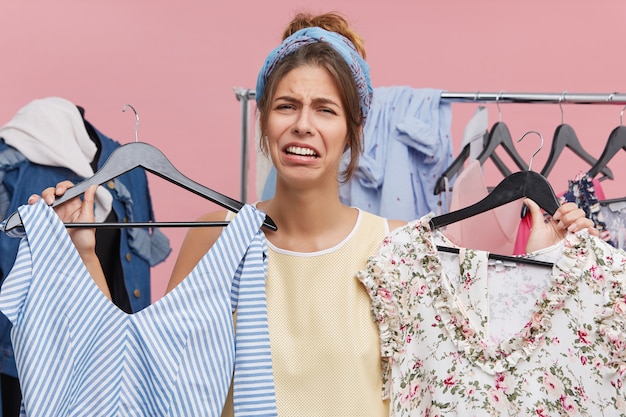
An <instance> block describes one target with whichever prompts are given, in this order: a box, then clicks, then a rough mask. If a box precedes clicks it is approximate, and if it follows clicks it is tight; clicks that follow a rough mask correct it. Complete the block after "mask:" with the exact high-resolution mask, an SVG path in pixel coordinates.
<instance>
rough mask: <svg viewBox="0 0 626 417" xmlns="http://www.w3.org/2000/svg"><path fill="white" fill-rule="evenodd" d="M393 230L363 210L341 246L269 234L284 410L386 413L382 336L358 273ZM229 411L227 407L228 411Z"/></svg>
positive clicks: (273, 338)
mask: <svg viewBox="0 0 626 417" xmlns="http://www.w3.org/2000/svg"><path fill="white" fill-rule="evenodd" d="M388 232H389V226H388V223H387V220H386V219H384V218H382V217H379V216H376V215H373V214H370V213H367V212H364V211H361V210H359V215H358V219H357V222H356V224H355V226H354V229H353V230H352V232H351V233H350V234H349V235H348V236H347V237H346V238H345V239H344V240H343V241H342V242H340V243H339V244H338V245H336V246H335V247H332V248H329V249H326V250H323V251H318V252H310V253H301V252H292V251H287V250H283V249H280V248H277V247H275V246H274V245H272V244H271V242H269V241H268V276H267V280H266V292H267V306H268V307H267V308H268V323H269V331H270V345H271V352H272V365H273V368H274V381H275V386H276V405H277V408H278V415H279V416H289V417H298V416H311V417H324V416H328V417H348V416H355V417H367V416H376V417H382V416H387V415H388V414H389V412H388V402H387V401H386V400H383V398H382V368H381V366H382V364H381V356H380V343H379V340H380V336H379V333H378V328H377V326H376V324H375V322H374V320H373V316H372V312H371V308H370V297H369V295H368V293H367V291H366V289H365V287H364V286H363V285H362V284H361V283H360V282H359V281H358V280H357V278H356V273H357V272H358V271H359V270H361V269H363V268H364V267H365V265H366V262H367V260H368V258H369V257H370V256H371V255H373V254H374V253H375V252H376V250H377V249H378V248H379V247H380V245H381V243H382V241H383V239H384V238H385V236H386V235H387V234H388ZM223 415H227V413H225V414H223Z"/></svg>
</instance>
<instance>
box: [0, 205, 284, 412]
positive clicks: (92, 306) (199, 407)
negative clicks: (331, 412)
mask: <svg viewBox="0 0 626 417" xmlns="http://www.w3.org/2000/svg"><path fill="white" fill-rule="evenodd" d="M19 212H20V215H21V217H22V221H23V223H24V226H25V230H26V236H27V238H26V239H23V240H22V242H21V244H20V250H19V252H18V256H17V259H16V263H15V266H14V268H13V270H12V271H11V273H10V274H9V276H8V277H7V279H6V280H5V282H4V284H3V286H2V291H1V292H0V310H1V311H2V312H3V313H4V314H5V315H6V316H7V317H8V318H9V320H10V321H11V322H12V324H13V329H12V333H11V337H12V340H13V346H14V349H15V358H16V362H17V366H18V372H19V375H20V382H21V384H22V391H23V403H22V413H21V414H22V416H55V417H56V416H81V417H83V416H99V417H100V416H142V417H145V416H185V417H189V416H219V415H220V413H221V410H222V407H223V404H224V401H225V399H226V395H227V393H228V388H229V385H230V381H231V378H232V375H233V368H234V370H235V377H234V389H235V391H234V392H235V407H236V408H235V409H236V410H237V411H236V415H237V416H275V415H276V405H275V397H274V381H273V377H272V367H271V357H270V353H269V352H270V350H269V336H268V330H267V316H266V309H265V288H264V285H265V281H264V280H265V273H266V268H267V259H266V241H265V237H264V235H263V233H262V231H261V230H260V227H261V223H262V221H263V219H264V214H263V213H262V212H260V211H258V210H256V209H254V208H253V207H251V206H249V205H246V206H244V207H243V208H242V210H241V211H240V212H239V214H238V215H237V216H236V217H235V219H234V220H233V221H232V222H231V223H230V224H229V225H228V227H226V228H225V229H224V232H223V233H222V234H221V236H220V238H219V239H218V240H217V242H216V243H215V245H214V246H213V247H212V248H211V249H210V250H209V251H208V252H207V254H206V255H205V256H204V257H203V258H202V260H201V261H200V262H199V263H198V265H197V266H196V267H195V268H194V270H193V271H192V272H191V273H190V275H189V276H188V277H187V278H186V279H185V280H183V282H182V283H181V284H179V285H178V286H177V287H176V288H174V289H173V290H172V291H171V292H169V293H168V294H166V295H165V296H164V297H163V298H161V299H160V300H158V301H157V302H155V303H154V304H152V305H150V306H148V307H146V308H145V309H143V310H141V311H139V312H138V313H135V314H132V315H129V314H126V313H124V312H123V311H122V310H120V309H119V308H117V307H116V306H115V305H114V304H113V303H112V302H110V301H109V300H108V299H107V298H106V297H105V296H104V295H103V294H102V292H101V291H100V290H99V289H98V287H97V286H96V285H95V283H94V282H93V280H92V278H91V277H90V276H89V273H88V272H87V270H86V268H85V266H84V264H83V263H82V261H81V259H80V256H79V255H78V252H77V251H76V249H75V247H74V246H73V243H72V241H71V239H70V238H69V235H68V234H67V232H66V230H65V227H64V226H63V224H62V223H61V222H60V220H59V218H58V217H57V215H56V214H55V213H54V211H53V210H52V209H50V208H49V207H48V206H46V205H45V204H44V203H43V201H40V202H38V203H37V204H34V205H30V206H22V207H20V209H19ZM235 308H237V310H238V317H242V318H243V319H239V320H241V322H240V323H239V325H238V326H237V334H236V335H234V334H233V322H232V312H233V311H234V309H235ZM235 347H236V348H235Z"/></svg>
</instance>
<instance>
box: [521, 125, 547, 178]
mask: <svg viewBox="0 0 626 417" xmlns="http://www.w3.org/2000/svg"><path fill="white" fill-rule="evenodd" d="M529 133H534V134H536V135H537V136H539V139H541V143H540V144H539V148H537V150H536V151H535V152H534V153H533V154H532V155H531V156H530V161H529V162H528V170H529V171H530V169H531V168H532V166H533V159H535V155H537V154H538V153H539V151H540V150H541V149H542V148H543V136H541V133H539V132H537V131H536V130H529V131H528V132H526V133H524V134H523V135H522V137H521V138H519V139H518V140H517V142H518V143H519V142H521V141H522V139H524V138H525V137H526V135H528V134H529Z"/></svg>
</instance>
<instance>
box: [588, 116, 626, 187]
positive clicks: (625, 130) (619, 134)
mask: <svg viewBox="0 0 626 417" xmlns="http://www.w3.org/2000/svg"><path fill="white" fill-rule="evenodd" d="M624 110H626V106H625V107H624V108H623V109H622V111H621V112H620V114H619V126H617V127H616V128H615V129H613V130H612V131H611V134H610V135H609V138H608V140H607V141H606V145H605V146H604V150H603V151H602V155H600V158H599V159H598V161H597V162H596V163H595V164H594V165H593V166H592V167H591V169H589V171H588V172H587V174H588V175H589V176H590V177H591V178H594V177H595V176H596V175H598V174H599V173H600V171H602V169H603V168H604V167H605V166H606V164H607V163H608V162H609V161H610V160H611V158H613V156H615V154H616V153H617V152H618V151H619V150H621V149H623V150H626V126H624V119H623V117H624Z"/></svg>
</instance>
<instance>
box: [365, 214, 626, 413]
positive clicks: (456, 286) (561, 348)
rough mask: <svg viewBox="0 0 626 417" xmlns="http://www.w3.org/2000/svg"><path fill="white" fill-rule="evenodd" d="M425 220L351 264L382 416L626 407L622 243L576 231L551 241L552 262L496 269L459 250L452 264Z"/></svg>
mask: <svg viewBox="0 0 626 417" xmlns="http://www.w3.org/2000/svg"><path fill="white" fill-rule="evenodd" d="M430 218H431V215H428V216H425V217H423V218H422V219H420V220H416V221H414V222H411V223H409V224H408V225H406V226H405V227H402V228H399V229H397V230H395V231H394V232H392V233H391V234H390V235H389V236H388V237H387V238H386V239H385V241H384V242H383V244H382V245H381V247H380V249H379V251H378V253H377V254H376V255H375V256H373V257H371V258H370V260H369V261H368V264H367V268H366V269H365V270H363V271H361V272H360V273H359V274H358V279H359V280H361V282H363V283H364V285H365V286H366V288H367V290H368V292H369V294H370V296H371V299H372V311H373V314H374V318H375V320H376V322H377V323H378V326H379V329H380V336H381V352H382V357H383V363H384V368H385V369H384V371H383V378H384V381H383V382H384V392H383V395H384V396H385V397H388V398H389V399H390V407H389V408H390V415H391V416H402V417H405V416H420V417H423V416H429V417H434V416H464V417H474V416H540V417H541V416H544V417H545V416H593V417H596V416H598V417H599V416H604V417H609V416H610V417H612V416H626V386H624V384H625V383H626V253H625V252H623V251H620V250H618V249H615V248H613V247H612V246H610V245H609V244H607V243H606V242H604V241H602V240H601V239H598V238H596V237H594V236H591V235H589V234H588V233H587V232H579V233H577V234H568V236H567V237H566V239H565V240H564V241H563V242H562V244H560V245H559V246H558V247H556V248H555V247H553V248H551V250H552V252H555V251H556V252H558V256H556V258H555V259H556V262H555V264H554V267H553V268H551V269H550V268H545V267H543V269H542V270H540V271H539V272H537V271H536V270H535V271H534V272H533V270H532V268H531V269H524V266H521V265H520V266H519V267H518V266H515V267H514V268H509V269H511V270H515V271H514V273H511V272H510V271H509V272H507V271H504V273H502V274H501V275H502V276H497V275H498V271H497V270H498V269H499V270H500V271H503V270H506V269H507V268H508V267H506V266H502V265H500V266H499V268H494V266H489V263H490V262H487V255H486V254H485V253H484V252H479V251H474V250H470V249H467V250H461V255H460V256H457V258H458V259H459V260H458V261H456V262H457V267H456V271H454V270H453V269H452V268H450V266H449V265H447V266H444V262H443V261H442V259H443V258H445V256H443V255H444V254H443V253H439V252H438V251H437V249H436V242H438V241H439V239H441V237H440V233H439V232H438V231H435V232H432V231H431V230H430V228H429V223H428V221H429V220H430ZM448 243H449V242H448ZM518 268H519V269H518ZM524 271H526V272H524ZM529 271H530V272H529ZM489 277H491V278H489ZM494 277H496V278H495V279H494ZM507 277H508V278H507Z"/></svg>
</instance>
